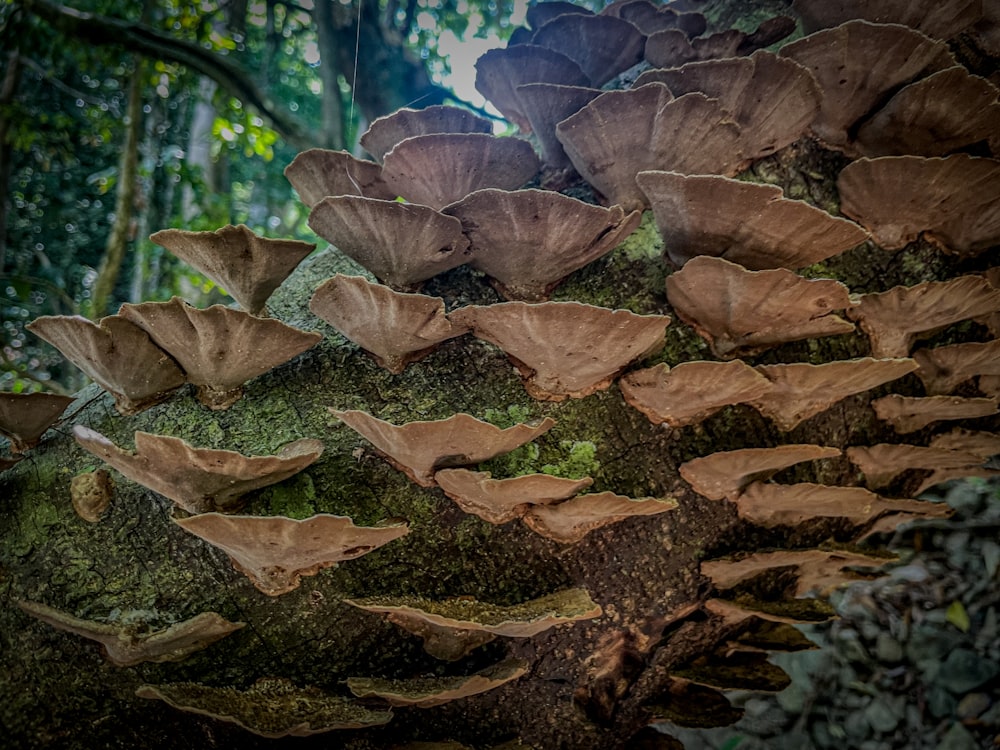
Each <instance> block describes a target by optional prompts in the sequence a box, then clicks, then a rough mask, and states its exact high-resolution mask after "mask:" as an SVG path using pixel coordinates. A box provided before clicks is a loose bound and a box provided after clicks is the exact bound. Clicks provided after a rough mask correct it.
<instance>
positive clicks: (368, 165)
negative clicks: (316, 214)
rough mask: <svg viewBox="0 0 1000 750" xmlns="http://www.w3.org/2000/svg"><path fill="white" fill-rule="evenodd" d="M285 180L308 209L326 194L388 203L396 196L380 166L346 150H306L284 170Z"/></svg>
mask: <svg viewBox="0 0 1000 750" xmlns="http://www.w3.org/2000/svg"><path fill="white" fill-rule="evenodd" d="M285 177H286V178H287V179H288V181H289V182H290V183H291V184H292V187H293V188H295V190H296V192H297V193H298V194H299V197H300V198H301V199H302V202H303V203H305V204H306V205H307V206H309V208H312V207H313V206H315V205H316V204H317V203H319V202H320V201H321V200H323V199H324V198H326V197H327V196H330V195H364V196H366V197H368V198H382V199H384V200H390V201H391V200H392V199H394V198H395V197H396V194H395V193H394V192H393V191H392V189H391V188H389V186H387V185H386V184H385V182H383V180H382V167H381V166H379V165H378V164H376V163H375V162H373V161H365V160H363V159H358V158H357V157H355V156H352V155H351V154H349V153H347V152H346V151H330V150H329V149H325V148H311V149H307V150H306V151H303V152H301V153H300V154H298V155H297V156H296V157H295V158H294V159H292V162H291V163H290V164H289V165H288V166H287V167H285Z"/></svg>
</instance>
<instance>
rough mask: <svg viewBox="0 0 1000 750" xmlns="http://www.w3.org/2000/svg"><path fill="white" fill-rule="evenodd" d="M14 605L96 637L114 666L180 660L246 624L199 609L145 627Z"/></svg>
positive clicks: (34, 604)
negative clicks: (171, 621)
mask: <svg viewBox="0 0 1000 750" xmlns="http://www.w3.org/2000/svg"><path fill="white" fill-rule="evenodd" d="M17 606H18V607H20V608H21V609H22V610H24V611H25V612H27V613H28V614H29V615H31V616H32V617H37V618H38V619H39V620H41V621H42V622H44V623H47V624H49V625H51V626H52V627H54V628H57V629H59V630H66V631H68V632H70V633H74V634H76V635H81V636H83V637H84V638H89V639H90V640H92V641H97V642H98V643H100V644H101V645H102V646H103V647H104V648H103V651H104V655H105V656H106V657H107V659H108V661H110V662H111V663H112V664H114V665H115V666H116V667H132V666H135V665H136V664H142V663H143V662H147V661H149V662H165V661H182V660H183V659H186V658H187V657H188V656H190V655H191V654H193V653H195V652H196V651H201V650H202V649H203V648H207V647H208V646H210V645H211V644H213V643H215V642H216V641H217V640H219V639H220V638H225V637H226V636H227V635H229V634H230V633H232V632H234V631H236V630H239V629H240V628H242V627H243V626H244V625H245V624H246V623H243V622H229V621H228V620H226V619H225V618H223V617H221V616H220V615H218V614H216V613H215V612H202V613H201V614H200V615H197V616H196V617H192V618H191V619H189V620H184V621H183V622H178V623H174V624H173V625H171V626H170V627H168V628H164V629H162V630H149V629H148V625H145V624H144V623H134V624H125V623H114V624H113V623H108V622H94V621H92V620H83V619H81V618H79V617H74V616H73V615H70V614H67V613H66V612H61V611H60V610H58V609H53V608H52V607H47V606H46V605H44V604H39V603H37V602H29V601H19V602H18V603H17ZM126 614H127V613H126Z"/></svg>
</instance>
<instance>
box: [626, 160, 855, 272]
mask: <svg viewBox="0 0 1000 750" xmlns="http://www.w3.org/2000/svg"><path fill="white" fill-rule="evenodd" d="M636 181H637V182H638V184H639V187H640V188H641V189H642V191H643V192H644V193H645V194H646V196H647V198H648V199H649V204H650V206H651V207H652V209H653V216H654V217H655V219H656V226H657V227H658V228H659V230H660V236H661V237H663V245H664V250H665V252H666V255H667V257H668V258H669V259H670V261H671V262H672V263H673V264H674V265H675V266H683V265H684V264H685V263H686V262H687V261H689V260H691V259H692V258H695V257H697V256H701V255H708V256H715V257H719V258H723V259H724V260H728V261H731V262H733V263H738V264H740V265H741V266H743V267H744V268H748V269H750V270H751V271H761V270H764V269H769V268H787V269H796V268H803V267H805V266H810V265H812V264H813V263H818V262H819V261H822V260H826V259H827V258H830V257H833V256H835V255H839V254H840V253H842V252H844V251H845V250H849V249H851V248H852V247H856V246H857V245H860V244H861V243H862V242H864V241H865V240H866V239H867V238H868V232H866V231H865V230H864V229H862V228H861V227H859V226H858V225H857V224H855V223H854V222H852V221H848V220H847V219H842V218H839V217H834V216H831V215H830V214H828V213H827V212H826V211H823V210H822V209H819V208H816V207H814V206H810V205H809V204H808V203H804V202H803V201H797V200H790V199H788V198H785V197H784V194H783V193H782V190H781V188H779V187H777V186H775V185H763V184H759V183H753V182H741V181H739V180H733V179H730V178H728V177H723V176H721V175H683V174H678V173H676V172H639V174H638V175H636Z"/></svg>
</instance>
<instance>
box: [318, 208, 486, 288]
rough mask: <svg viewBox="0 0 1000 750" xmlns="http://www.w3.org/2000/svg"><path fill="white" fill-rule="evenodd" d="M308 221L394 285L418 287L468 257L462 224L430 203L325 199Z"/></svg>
mask: <svg viewBox="0 0 1000 750" xmlns="http://www.w3.org/2000/svg"><path fill="white" fill-rule="evenodd" d="M309 226H310V227H311V228H312V230H313V231H314V232H316V234H318V235H319V236H321V237H322V238H323V239H325V240H328V241H329V242H331V243H332V244H333V245H335V246H336V247H337V249H338V250H340V252H342V253H344V255H347V256H349V257H350V258H352V259H353V260H354V261H356V262H357V263H359V264H360V265H362V266H364V267H365V268H366V269H367V270H368V271H371V273H372V274H374V275H375V277H376V278H377V279H378V280H379V281H381V282H383V283H384V284H388V285H389V286H391V287H393V288H395V289H408V288H411V287H414V286H416V285H418V284H420V283H421V282H423V281H426V280H427V279H429V278H431V277H432V276H436V275H437V274H439V273H444V272H445V271H449V270H451V269H452V268H455V267H457V266H460V265H462V264H463V263H464V262H465V261H466V260H468V258H467V257H466V255H467V249H468V247H469V241H468V239H466V237H465V236H463V235H462V225H461V223H460V222H459V221H458V220H457V219H455V218H453V217H451V216H444V215H442V214H441V213H439V212H438V211H437V210H435V209H433V208H431V207H429V206H421V205H416V204H411V203H399V202H397V201H383V200H376V199H374V198H364V197H360V196H351V195H343V196H339V197H331V198H324V199H323V200H321V201H320V202H319V203H317V204H316V206H315V207H314V208H313V210H312V213H310V214H309Z"/></svg>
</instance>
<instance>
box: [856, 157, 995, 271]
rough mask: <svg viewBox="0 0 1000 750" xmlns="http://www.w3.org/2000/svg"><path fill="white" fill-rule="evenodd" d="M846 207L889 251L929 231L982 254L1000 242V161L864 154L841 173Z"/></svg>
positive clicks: (949, 245)
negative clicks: (871, 157) (865, 155)
mask: <svg viewBox="0 0 1000 750" xmlns="http://www.w3.org/2000/svg"><path fill="white" fill-rule="evenodd" d="M837 190H838V191H839V192H840V199H841V205H840V208H841V210H842V211H843V212H844V214H845V215H846V216H850V217H851V218H852V219H854V220H855V221H857V222H858V223H859V224H861V225H862V226H864V227H865V228H866V229H868V230H869V231H870V232H871V233H872V239H873V240H874V241H875V242H876V243H878V245H879V246H880V247H883V248H885V249H886V250H897V249H899V248H902V247H905V246H906V245H908V244H909V243H910V242H913V241H914V240H916V239H917V237H918V236H920V235H923V236H924V238H925V239H927V240H928V241H929V242H931V243H933V244H934V245H935V246H936V247H937V248H939V249H940V250H941V251H942V252H945V253H949V254H951V253H954V254H957V255H970V256H971V255H978V254H979V253H981V252H983V251H984V250H986V249H987V248H990V247H992V246H994V245H996V244H997V243H998V242H1000V160H997V159H985V158H981V157H976V156H969V155H968V154H952V155H951V156H945V157H943V158H930V159H926V158H924V157H922V156H882V157H879V158H878V159H858V160H857V161H855V162H853V163H851V164H848V165H847V166H846V167H844V169H843V170H842V171H841V173H840V176H839V177H838V178H837Z"/></svg>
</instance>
